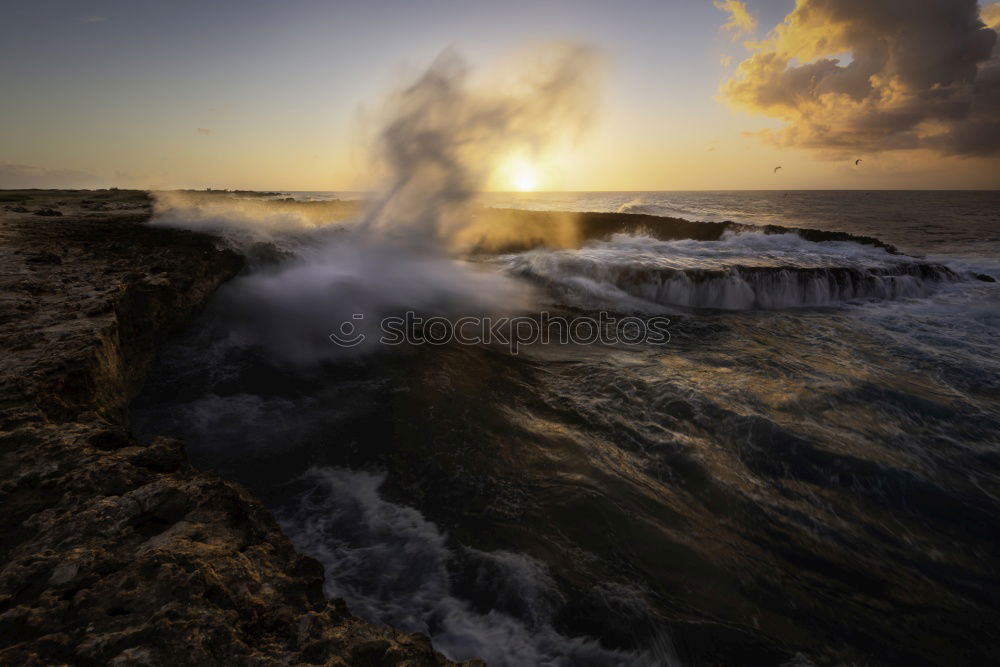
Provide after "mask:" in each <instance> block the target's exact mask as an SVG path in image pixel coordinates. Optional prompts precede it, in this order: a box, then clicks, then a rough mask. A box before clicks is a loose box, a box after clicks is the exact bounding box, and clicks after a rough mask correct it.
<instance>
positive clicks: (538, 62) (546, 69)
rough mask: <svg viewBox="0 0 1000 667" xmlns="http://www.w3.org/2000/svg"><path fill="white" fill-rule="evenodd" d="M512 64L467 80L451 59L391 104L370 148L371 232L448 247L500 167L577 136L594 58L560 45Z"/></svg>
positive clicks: (590, 93) (585, 117)
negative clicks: (380, 179) (373, 174)
mask: <svg viewBox="0 0 1000 667" xmlns="http://www.w3.org/2000/svg"><path fill="white" fill-rule="evenodd" d="M514 64H515V67H514V68H508V70H507V71H505V72H500V73H497V74H493V75H487V76H485V77H484V78H482V79H480V80H473V76H472V73H471V71H470V69H469V68H468V67H467V66H466V64H465V63H464V62H463V61H462V60H461V58H459V57H458V56H457V55H456V54H454V53H452V52H447V53H445V54H443V55H442V56H440V57H439V58H438V59H437V60H436V61H435V62H434V63H433V65H432V66H431V67H430V68H429V69H428V70H427V72H425V73H424V74H423V75H422V76H421V77H420V78H419V79H418V80H417V82H416V83H414V84H413V85H412V86H409V87H407V88H405V89H404V90H402V91H401V92H400V93H398V94H397V95H395V96H393V97H392V98H391V99H390V104H389V105H387V114H386V120H385V122H384V129H383V131H382V132H381V134H380V135H379V137H378V140H377V142H376V146H375V152H376V155H375V159H376V163H377V164H378V167H379V169H380V171H381V172H382V173H383V174H384V180H385V183H384V187H383V188H382V189H381V191H380V194H378V195H376V196H375V197H374V198H373V200H372V202H371V205H370V207H369V210H368V211H367V213H366V215H365V217H364V220H363V223H362V225H363V227H364V228H365V229H366V230H367V231H369V232H370V233H372V234H375V235H379V236H390V237H393V238H398V239H402V240H403V242H405V243H406V244H408V245H419V246H422V247H425V248H426V247H428V246H431V247H433V246H440V247H453V246H454V245H455V244H456V242H457V241H458V240H459V232H460V231H461V230H462V228H463V227H467V226H468V225H470V224H471V214H470V210H469V209H470V207H469V205H470V204H471V203H472V202H473V201H474V199H475V197H476V195H477V194H478V193H479V192H480V191H481V190H482V189H483V188H484V186H485V184H486V182H487V181H488V179H489V177H490V175H491V173H492V172H493V171H494V169H496V167H497V164H496V162H497V160H498V159H502V158H503V156H505V155H508V154H510V153H512V152H515V151H525V152H527V153H528V154H531V155H534V156H537V155H539V154H541V153H543V152H545V151H546V150H547V149H548V148H550V147H552V146H553V145H555V144H557V143H559V142H561V141H563V140H566V139H573V138H575V137H577V136H579V134H580V132H581V131H582V130H583V129H584V128H585V127H586V126H587V125H588V122H589V120H590V119H591V116H592V114H593V110H594V108H595V103H596V100H597V83H598V79H599V76H600V71H601V67H600V58H599V57H598V55H597V53H596V52H595V51H594V50H593V49H592V48H590V47H588V46H586V45H583V44H578V43H560V44H557V45H549V46H546V47H544V48H540V49H537V50H535V51H532V52H530V53H526V54H524V55H523V56H522V57H521V58H519V59H517V60H515V61H514ZM521 64H524V65H525V66H524V67H523V68H522V67H517V65H521ZM529 64H530V66H528V65H529Z"/></svg>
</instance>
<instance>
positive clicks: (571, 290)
mask: <svg viewBox="0 0 1000 667" xmlns="http://www.w3.org/2000/svg"><path fill="white" fill-rule="evenodd" d="M497 261H498V262H499V264H500V265H501V266H503V267H504V269H505V270H506V271H508V272H509V273H511V274H513V275H516V276H520V277H523V278H528V279H530V280H533V281H535V282H539V283H541V284H543V285H545V286H546V287H548V288H549V289H550V290H552V291H554V292H556V293H557V294H561V295H563V296H568V297H570V299H571V301H572V302H574V303H580V302H582V304H583V305H585V306H586V305H593V304H594V303H595V302H600V303H607V302H614V301H616V297H620V299H621V301H622V302H623V303H633V302H634V301H635V300H636V299H638V300H641V301H643V302H646V303H651V304H658V305H661V306H682V307H688V308H715V309H723V310H748V309H779V308H791V307H796V306H822V305H829V304H836V303H842V302H847V301H856V300H870V299H877V300H891V299H901V298H916V297H926V296H929V295H930V294H932V293H933V292H934V291H936V290H937V289H938V288H939V287H940V286H941V285H943V284H946V283H952V282H956V281H959V280H961V279H962V276H960V275H959V274H958V273H956V272H955V271H953V270H951V269H950V268H948V267H947V266H944V265H942V264H932V263H926V262H921V261H919V260H916V259H914V258H911V257H907V256H905V255H900V254H893V253H890V252H888V251H887V250H885V249H882V248H878V247H874V246H867V245H862V244H859V243H854V242H848V241H822V242H812V241H809V240H807V239H804V238H802V237H801V236H799V235H798V234H792V233H786V234H768V233H766V232H749V233H747V232H744V233H733V232H732V231H730V232H726V233H724V234H723V235H721V236H720V238H719V240H717V241H698V240H681V241H662V240H659V239H656V238H652V237H648V236H635V235H626V234H616V235H614V236H612V237H611V239H610V240H608V241H600V242H595V243H591V244H588V245H587V246H584V247H583V248H581V249H579V250H562V251H543V250H533V251H529V252H525V253H520V254H513V255H505V256H502V257H500V258H499V259H498V260H497Z"/></svg>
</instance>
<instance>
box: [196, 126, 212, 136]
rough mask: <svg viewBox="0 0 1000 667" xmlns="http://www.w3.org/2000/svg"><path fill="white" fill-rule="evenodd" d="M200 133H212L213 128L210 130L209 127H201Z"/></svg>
mask: <svg viewBox="0 0 1000 667" xmlns="http://www.w3.org/2000/svg"><path fill="white" fill-rule="evenodd" d="M198 134H205V135H208V134H212V130H210V129H209V128H207V127H199V128H198Z"/></svg>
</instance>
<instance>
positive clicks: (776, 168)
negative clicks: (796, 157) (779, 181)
mask: <svg viewBox="0 0 1000 667" xmlns="http://www.w3.org/2000/svg"><path fill="white" fill-rule="evenodd" d="M779 169H781V167H780V166H777V167H775V168H774V171H773V172H771V173H774V174H777V173H778V170H779Z"/></svg>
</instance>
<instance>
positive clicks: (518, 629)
mask: <svg viewBox="0 0 1000 667" xmlns="http://www.w3.org/2000/svg"><path fill="white" fill-rule="evenodd" d="M305 479H306V481H308V482H309V483H310V484H311V485H313V489H312V490H311V491H310V492H309V493H307V494H305V495H304V496H303V497H302V498H301V499H299V500H298V501H297V502H296V503H293V504H292V505H290V506H289V507H287V508H285V509H284V510H283V511H280V512H279V513H278V517H279V522H280V523H281V526H282V529H283V530H284V531H285V533H286V534H288V535H289V536H290V537H291V539H292V542H293V543H294V545H295V547H296V549H297V550H298V551H300V552H301V553H304V554H306V555H309V556H312V557H313V558H316V559H317V560H319V561H320V562H321V563H322V564H323V566H324V568H325V571H326V593H327V595H328V596H330V597H342V598H344V599H345V600H347V603H348V606H349V607H350V608H351V610H352V611H353V612H354V613H356V614H358V615H359V616H361V617H362V618H365V619H367V620H370V621H373V622H379V623H387V624H389V625H391V626H393V627H398V628H402V629H404V630H408V631H413V632H423V633H427V634H428V635H430V637H431V638H432V640H433V642H434V646H435V648H437V649H438V650H439V651H442V652H443V653H444V654H445V655H447V656H448V657H450V658H452V659H455V660H466V659H471V658H476V657H478V658H482V659H484V660H486V662H487V664H490V665H498V666H504V665H518V666H520V665H552V666H558V667H563V666H565V667H569V666H570V665H583V664H586V665H609V666H610V665H672V664H678V662H677V660H676V658H675V656H673V655H672V648H671V647H670V644H669V641H667V640H665V637H664V638H663V639H664V640H663V641H661V642H660V643H659V644H658V651H659V654H658V655H654V654H653V653H651V652H647V653H631V652H625V651H620V650H612V649H608V648H604V647H602V646H601V645H600V644H599V643H598V642H597V641H595V640H594V639H591V638H586V637H566V636H564V635H562V634H560V633H559V632H557V631H556V630H555V629H553V627H552V625H551V623H552V616H553V614H554V612H555V610H556V608H557V606H558V603H559V601H560V596H559V593H558V590H556V587H555V584H554V582H553V581H552V579H551V577H550V576H549V574H548V572H547V570H546V568H545V567H544V566H543V565H542V564H541V563H539V562H538V561H535V560H533V559H531V558H529V557H527V556H525V555H522V554H516V553H511V552H505V551H500V552H492V553H487V552H481V551H474V550H468V551H469V553H468V554H467V555H468V556H472V557H473V558H476V559H479V560H480V561H483V563H484V565H483V566H482V567H481V568H480V571H479V574H478V579H479V581H478V584H479V585H480V586H482V587H484V588H485V589H487V590H489V591H490V592H491V594H492V595H493V597H494V598H495V599H496V600H497V601H498V603H497V604H496V605H495V606H494V608H493V609H491V610H489V611H486V612H481V611H477V610H476V609H474V608H473V607H472V605H471V604H470V603H469V602H467V601H465V600H464V599H462V598H461V597H459V596H458V595H457V594H456V593H455V592H454V591H453V585H452V581H451V575H450V573H449V564H450V561H451V560H452V559H453V558H454V557H455V555H454V554H453V553H452V552H451V550H450V549H449V547H448V540H447V538H446V537H445V535H444V534H442V533H441V531H440V530H438V528H437V526H435V525H434V524H433V523H431V522H429V521H427V520H426V519H425V518H424V517H423V516H422V515H421V514H420V513H419V512H418V511H417V510H415V509H413V508H409V507H404V506H402V505H397V504H395V503H392V502H389V501H387V500H385V499H384V498H382V497H381V495H380V494H379V487H380V486H381V484H382V482H383V480H384V476H383V475H380V474H373V473H369V472H357V471H351V470H344V469H336V468H313V469H311V470H309V471H308V472H307V473H306V475H305Z"/></svg>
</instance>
